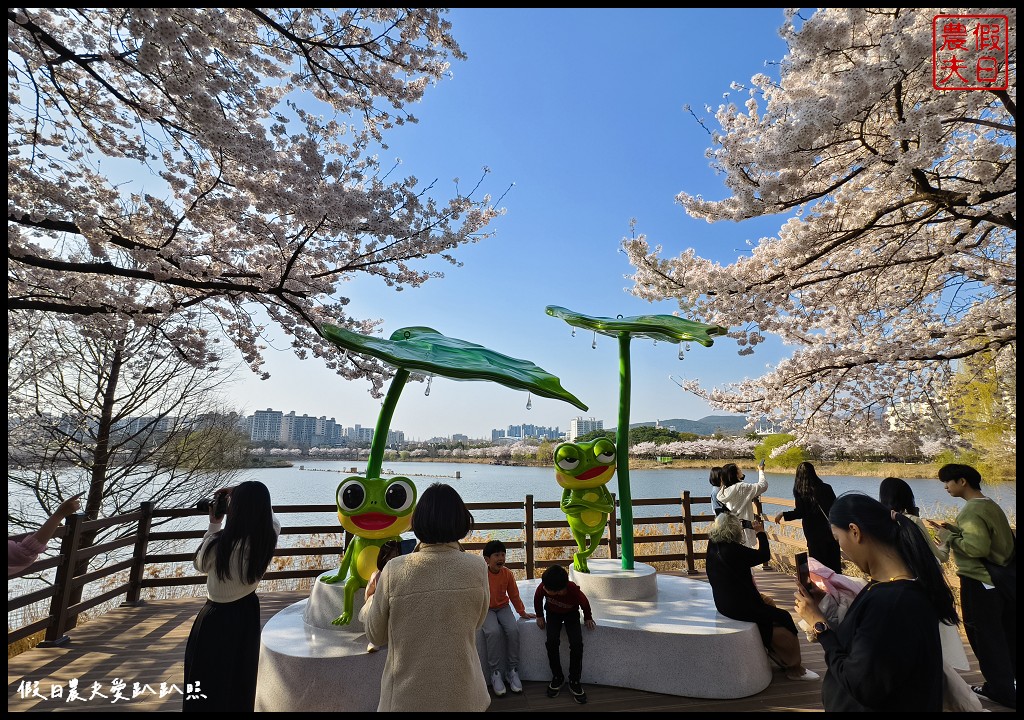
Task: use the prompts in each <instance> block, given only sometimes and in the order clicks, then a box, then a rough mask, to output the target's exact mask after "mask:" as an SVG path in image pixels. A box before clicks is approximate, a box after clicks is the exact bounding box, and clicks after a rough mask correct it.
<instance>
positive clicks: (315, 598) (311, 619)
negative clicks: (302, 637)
mask: <svg viewBox="0 0 1024 720" xmlns="http://www.w3.org/2000/svg"><path fill="white" fill-rule="evenodd" d="M335 572H337V571H336V570H330V571H328V572H323V573H321V574H320V575H319V576H318V577H317V579H316V582H314V583H313V589H312V591H311V592H310V593H309V602H308V603H307V604H306V608H305V610H304V613H305V614H304V615H303V620H304V621H305V622H306V624H308V625H312V626H313V627H318V628H324V629H326V630H334V631H336V632H348V633H356V634H359V633H362V632H363V623H362V621H360V620H359V611H360V610H361V609H362V607H363V604H364V603H365V602H366V590H365V588H359V589H358V590H356V594H355V596H353V598H352V622H350V623H349V624H348V625H332V624H331V622H332V621H333V620H334V618H336V617H338V616H339V615H341V613H342V612H344V610H345V583H344V582H340V581H339V582H336V583H334V584H333V585H328V584H327V583H323V582H320V578H322V577H324V576H325V575H333V574H334V573H335Z"/></svg>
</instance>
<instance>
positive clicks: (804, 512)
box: [775, 462, 843, 573]
mask: <svg viewBox="0 0 1024 720" xmlns="http://www.w3.org/2000/svg"><path fill="white" fill-rule="evenodd" d="M793 499H794V500H795V501H796V507H795V508H794V509H793V510H789V511H788V512H781V513H779V514H778V515H776V516H775V522H776V523H780V522H782V521H783V520H797V519H799V520H802V521H803V526H804V538H805V539H806V540H807V554H808V555H810V556H811V557H812V558H814V559H815V560H817V561H818V562H820V563H821V564H822V565H826V566H828V567H830V568H832V569H833V570H834V571H835V572H837V573H842V572H843V560H842V553H841V552H840V550H839V543H837V542H836V539H835V537H833V536H832V527H831V526H830V525H829V522H828V513H829V511H830V510H831V509H832V503H834V502H835V501H836V493H835V490H833V489H832V486H831V485H829V484H828V483H826V482H825V481H823V480H822V479H821V478H820V477H818V473H816V472H815V471H814V466H813V465H811V463H809V462H802V463H800V464H799V465H797V468H796V478H795V479H794V481H793Z"/></svg>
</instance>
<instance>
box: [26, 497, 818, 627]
mask: <svg viewBox="0 0 1024 720" xmlns="http://www.w3.org/2000/svg"><path fill="white" fill-rule="evenodd" d="M613 497H614V496H613ZM765 505H770V506H780V507H783V508H792V507H793V501H792V500H785V499H780V498H768V497H764V498H761V499H760V500H758V501H755V506H756V507H757V511H758V512H760V513H762V514H763V515H766V518H767V519H766V525H771V522H770V518H771V517H772V516H774V512H773V513H771V514H766V513H765V512H764V506H765ZM467 506H468V507H469V509H470V511H473V512H476V511H500V512H502V513H508V514H509V515H510V519H508V520H504V519H502V520H499V521H489V522H477V523H476V524H475V525H474V528H473V533H474V536H478V535H481V534H485V535H490V534H491V533H493V532H494V531H508V532H510V533H512V534H514V535H516V536H519V534H520V533H521V535H522V538H523V539H522V540H508V541H504V542H505V546H506V548H508V550H510V551H512V552H511V553H510V556H511V557H510V561H509V562H508V563H507V565H508V567H509V569H511V570H523V571H525V574H526V577H527V578H533V577H536V576H537V575H538V574H539V572H543V569H544V568H545V567H548V566H550V565H556V564H563V565H564V564H566V563H567V562H568V561H567V560H565V559H541V558H538V553H537V550H538V549H541V548H570V547H575V542H574V541H573V540H572V539H571V537H569V538H564V539H561V538H553V539H549V538H539V537H537V535H538V531H544V530H548V529H555V530H556V531H557V529H560V528H568V523H567V522H566V521H565V519H564V518H562V519H557V520H539V519H537V517H536V516H537V511H538V510H551V509H555V508H558V507H559V503H558V501H547V500H540V501H538V500H535V499H534V497H533V495H527V496H526V498H525V500H524V501H522V502H519V501H511V502H487V503H467ZM651 506H654V507H660V506H665V507H668V508H671V509H666V510H665V512H664V513H661V514H658V515H656V516H649V517H636V513H634V518H633V527H634V537H633V542H634V545H635V546H638V549H637V550H636V551H635V554H634V559H635V560H636V561H638V562H645V563H653V562H668V561H678V562H681V563H682V564H683V569H684V571H685V572H687V573H692V572H695V571H696V567H697V561H698V560H703V559H704V557H705V553H704V552H702V551H699V550H697V549H696V548H695V543H699V542H702V541H706V540H707V533H706V532H704V531H700V532H698V531H695V530H694V526H695V525H698V526H701V527H702V530H703V529H705V526H706V525H707V524H709V523H711V521H712V520H714V515H713V514H712V512H711V498H710V496H692V495H691V494H690V492H689V491H685V492H683V493H682V494H681V496H680V497H677V498H634V499H633V507H634V508H637V507H651ZM617 509H618V500H617V499H616V501H615V511H613V512H612V514H611V516H610V517H609V519H608V530H607V532H606V534H605V536H604V537H602V538H601V541H600V544H601V545H602V546H604V547H606V548H608V553H609V557H612V558H617V557H619V547H620V544H621V522H620V521H619V518H618V512H617ZM274 512H275V513H276V514H277V515H278V517H279V518H280V519H281V521H282V528H281V535H282V536H300V537H309V536H311V535H313V534H319V533H340V532H343V531H342V529H341V528H340V527H339V525H338V524H337V522H336V521H335V522H332V523H331V524H330V525H294V526H293V525H288V524H287V523H286V521H287V519H288V516H289V515H294V514H296V513H324V514H326V515H330V516H333V515H334V513H335V512H336V508H335V506H334V505H278V506H274ZM775 512H777V510H776V511H775ZM199 515H202V513H200V512H199V511H197V510H194V509H191V508H190V509H184V510H183V509H158V508H156V507H155V506H154V504H153V503H152V502H144V503H142V505H141V506H140V508H139V509H138V510H137V511H135V512H132V513H127V514H124V515H117V516H114V517H109V518H104V519H102V520H86V519H85V516H84V515H82V514H76V515H72V516H71V517H69V518H68V519H67V521H66V524H65V526H64V527H62V528H60V529H59V530H58V533H57V535H56V537H57V538H59V540H60V550H59V554H58V555H56V556H54V557H49V558H45V559H43V560H39V561H37V562H35V563H34V564H32V565H31V566H29V567H28V568H26V569H25V570H24V571H22V572H21V573H19V574H18V576H17V577H21V576H26V575H36V574H37V573H40V572H43V571H46V570H51V569H54V568H56V573H55V575H54V581H53V584H52V585H50V586H48V587H45V588H42V589H40V590H34V591H32V592H28V593H25V594H23V595H19V596H15V597H10V598H8V601H7V612H8V613H11V612H14V611H17V610H19V609H21V608H25V607H27V606H29V605H32V604H33V603H39V602H43V601H46V600H47V599H49V601H50V603H49V604H50V607H49V612H48V614H47V616H46V617H44V618H41V619H39V620H36V621H34V622H29V623H27V624H25V625H22V626H20V627H17V628H14V629H12V628H11V627H10V622H9V623H8V632H7V643H8V645H10V644H12V643H14V642H16V641H18V640H21V639H22V638H26V637H29V636H31V635H34V634H36V633H39V632H44V633H45V634H44V639H43V641H42V642H41V643H40V645H42V646H56V645H61V644H63V643H64V642H66V641H67V636H66V635H65V633H66V632H67V631H68V630H70V629H71V628H73V627H75V624H76V622H77V618H78V616H79V615H80V614H82V613H83V612H85V611H87V610H90V609H91V608H94V607H96V606H97V605H100V604H102V603H105V602H108V601H110V600H112V599H115V598H117V597H119V596H121V595H123V596H124V602H123V603H122V605H128V606H131V605H136V604H138V603H140V602H142V601H141V595H142V590H143V589H146V588H160V587H173V586H181V585H198V584H203V583H205V582H206V576H205V575H201V574H198V573H196V574H189V575H184V576H180V577H161V576H160V573H159V572H154V573H147V569H152V568H154V567H155V566H161V565H166V564H169V563H178V564H179V566H180V564H185V565H186V566H187V567H191V561H192V558H193V553H194V549H193V550H191V551H189V552H163V553H158V552H150V547H151V546H152V545H153V544H155V543H161V544H163V543H164V541H183V540H199V539H200V538H202V536H203V535H204V534H205V529H201V530H177V531H164V530H160V529H159V528H157V529H154V528H153V524H154V520H157V521H167V520H173V519H176V518H186V517H195V516H199ZM666 524H669V525H675V524H679V525H681V526H682V532H678V533H673V532H668V533H664V532H655V533H652V534H645V532H644V531H643V530H641V528H644V527H645V526H654V527H655V528H657V527H658V526H662V525H666ZM132 526H134V528H133V529H129V530H128V533H121V534H122V537H119V538H118V539H116V540H112V541H110V542H104V543H101V544H98V545H94V546H91V547H88V548H83V547H81V537H82V534H83V532H86V531H93V530H102V529H106V528H112V527H120V528H122V529H128V528H132ZM798 527H799V524H798V523H797V524H794V525H791V526H788V528H798ZM541 534H542V535H544V534H548V533H543V532H542V533H541ZM769 537H770V538H771V539H772V540H773V541H775V542H777V543H781V544H782V545H783V546H785V547H787V548H788V547H792V548H793V549H794V550H797V549H802V548H803V547H804V543H803V537H802V533H800V532H799V531H797V532H793V530H792V529H790V530H788V531H783V530H780V529H778V528H777V527H774V528H772V531H771V532H769ZM345 542H347V538H346V539H345ZM673 542H674V543H681V544H682V552H671V553H644V552H643V547H644V546H645V545H647V546H649V545H651V544H655V543H673ZM463 545H464V546H465V547H466V549H467V550H473V551H480V550H482V549H483V546H484V543H483V542H479V541H476V542H472V541H471V542H466V543H463ZM129 547H130V548H132V553H131V556H130V557H127V558H125V559H123V560H116V561H114V562H112V563H111V564H107V565H104V566H103V567H101V568H98V569H96V570H92V571H90V572H87V573H84V574H82V575H78V576H75V575H73V572H72V570H73V568H74V567H75V566H76V565H77V564H79V563H81V562H82V561H84V560H87V559H89V558H93V557H96V556H97V555H102V554H106V553H116V552H117V551H118V550H121V551H122V553H123V549H124V548H129ZM519 550H522V551H523V552H522V553H521V556H522V557H523V559H522V560H512V559H511V558H514V557H516V556H519V555H520V553H518V552H516V551H519ZM342 553H344V546H343V545H326V546H317V547H303V546H299V547H287V546H283V545H281V546H279V547H278V548H277V550H276V551H275V553H274V557H276V558H281V557H296V556H320V557H325V556H338V555H341V554H342ZM786 555H788V556H790V557H791V553H789V552H788V551H787V552H786ZM332 564H333V565H335V566H336V561H332V562H331V563H329V564H328V563H324V564H323V565H324V566H326V567H330V565H332ZM126 570H127V571H128V573H127V580H125V581H124V582H121V583H120V584H117V585H116V586H115V587H112V588H109V589H104V590H103V591H102V592H99V593H96V594H93V595H90V596H89V597H88V599H84V600H82V601H80V602H76V603H72V602H71V599H72V598H73V597H75V595H76V593H75V591H76V590H77V589H79V588H83V589H84V588H85V586H87V585H89V584H92V583H98V582H100V581H103V580H105V579H107V578H111V577H113V576H114V575H116V574H117V573H122V572H123V571H126ZM323 570H324V567H314V568H303V569H288V570H279V571H271V572H268V573H266V574H265V575H264V578H263V579H264V580H268V581H269V580H286V579H294V578H308V577H315V576H317V575H319V574H321V573H322V572H323ZM108 582H109V581H108ZM93 587H95V585H94V586H93ZM79 595H81V596H85V595H87V593H84V592H83V593H79Z"/></svg>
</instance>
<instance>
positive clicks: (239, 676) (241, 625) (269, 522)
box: [182, 480, 281, 712]
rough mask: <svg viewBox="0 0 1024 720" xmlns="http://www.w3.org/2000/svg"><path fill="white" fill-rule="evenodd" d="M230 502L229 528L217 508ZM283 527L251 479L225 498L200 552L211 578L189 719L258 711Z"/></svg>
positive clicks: (188, 674) (196, 643)
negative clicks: (273, 563) (261, 593)
mask: <svg viewBox="0 0 1024 720" xmlns="http://www.w3.org/2000/svg"><path fill="white" fill-rule="evenodd" d="M222 495H227V497H228V504H227V513H226V515H227V524H226V526H225V527H224V528H223V529H221V521H222V519H223V516H220V517H218V515H217V504H218V503H217V502H216V500H218V499H219V498H220V496H222ZM280 532H281V524H280V523H279V522H278V521H277V518H276V517H274V512H273V510H272V509H271V505H270V491H269V490H267V486H266V485H264V484H263V483H261V482H258V481H255V480H250V481H247V482H243V483H239V484H238V485H236V486H235V487H233V488H224V489H222V490H218V491H217V495H216V496H215V498H214V502H212V503H211V505H210V527H209V529H208V530H207V531H206V535H204V536H203V542H202V544H201V545H200V546H199V550H198V551H197V552H196V557H195V567H196V569H197V570H199V571H200V572H205V573H207V576H206V593H207V600H206V605H204V606H203V609H202V610H200V611H199V615H198V616H196V619H195V622H194V623H193V624H192V631H191V632H190V633H189V636H188V644H187V645H186V646H185V688H184V690H185V693H184V704H183V707H182V710H183V711H184V712H209V711H228V712H253V710H254V709H255V705H256V674H257V670H258V668H259V656H260V601H259V598H258V597H257V596H256V586H257V585H259V582H260V580H261V579H262V577H263V574H264V573H265V572H266V571H267V567H268V566H269V565H270V559H271V558H272V557H273V555H274V549H275V548H276V547H277V536H278V533H280Z"/></svg>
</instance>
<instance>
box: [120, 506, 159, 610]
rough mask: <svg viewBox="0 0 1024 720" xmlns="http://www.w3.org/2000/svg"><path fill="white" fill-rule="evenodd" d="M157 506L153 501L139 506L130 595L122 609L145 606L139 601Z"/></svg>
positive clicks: (130, 574) (122, 604) (130, 575)
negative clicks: (140, 515)
mask: <svg viewBox="0 0 1024 720" xmlns="http://www.w3.org/2000/svg"><path fill="white" fill-rule="evenodd" d="M155 507H156V504H155V503H154V502H153V501H152V500H145V501H144V502H143V503H142V504H141V505H139V512H140V513H142V517H140V518H139V525H138V531H137V533H138V534H137V535H136V536H135V555H134V557H133V559H132V569H131V571H130V573H129V575H128V593H127V595H126V597H125V599H124V602H123V603H121V607H137V606H139V605H143V604H145V601H144V600H141V599H139V596H140V595H141V594H142V574H143V573H144V572H145V571H146V551H147V550H148V549H149V528H150V527H151V526H152V524H153V509H154V508H155Z"/></svg>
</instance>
